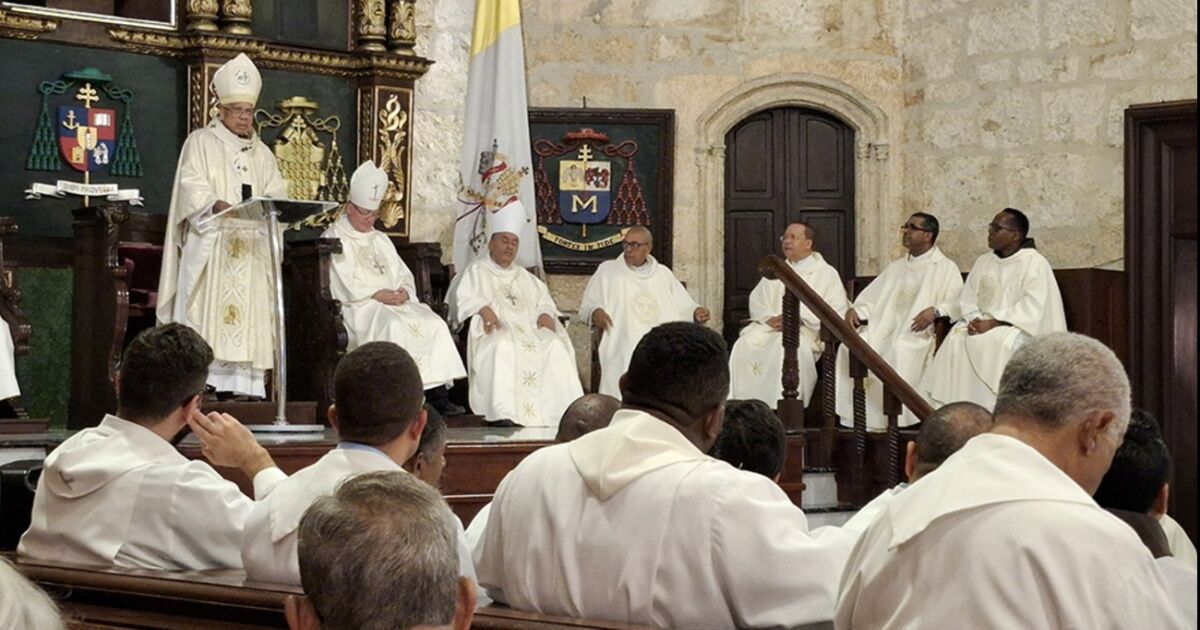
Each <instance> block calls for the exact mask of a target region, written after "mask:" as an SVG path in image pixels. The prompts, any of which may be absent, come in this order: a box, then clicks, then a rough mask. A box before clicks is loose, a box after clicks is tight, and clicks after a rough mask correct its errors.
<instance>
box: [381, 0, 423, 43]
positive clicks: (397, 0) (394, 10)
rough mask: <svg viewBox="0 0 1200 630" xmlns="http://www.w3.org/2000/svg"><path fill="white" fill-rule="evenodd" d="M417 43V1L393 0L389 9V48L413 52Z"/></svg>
mask: <svg viewBox="0 0 1200 630" xmlns="http://www.w3.org/2000/svg"><path fill="white" fill-rule="evenodd" d="M416 45H417V3H416V2H415V1H414V0H392V2H391V8H390V10H389V11H388V49H390V50H391V51H392V52H397V53H401V54H412V51H413V47H414V46H416Z"/></svg>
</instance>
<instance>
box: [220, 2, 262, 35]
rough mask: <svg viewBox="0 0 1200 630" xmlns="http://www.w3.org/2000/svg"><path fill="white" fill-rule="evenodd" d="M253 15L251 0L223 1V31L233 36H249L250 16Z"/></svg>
mask: <svg viewBox="0 0 1200 630" xmlns="http://www.w3.org/2000/svg"><path fill="white" fill-rule="evenodd" d="M253 13H254V9H253V7H251V6H250V0H221V15H222V17H223V18H224V19H223V20H222V23H223V25H224V27H223V28H222V29H221V30H223V31H225V32H226V33H229V34H231V35H249V34H250V16H251V15H253Z"/></svg>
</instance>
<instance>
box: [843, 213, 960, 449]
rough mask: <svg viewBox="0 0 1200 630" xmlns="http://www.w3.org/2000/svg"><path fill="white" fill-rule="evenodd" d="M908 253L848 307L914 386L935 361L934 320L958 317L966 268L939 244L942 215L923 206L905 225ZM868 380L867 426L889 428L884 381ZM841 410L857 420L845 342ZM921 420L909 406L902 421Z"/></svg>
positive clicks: (851, 320)
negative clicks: (955, 261) (961, 268)
mask: <svg viewBox="0 0 1200 630" xmlns="http://www.w3.org/2000/svg"><path fill="white" fill-rule="evenodd" d="M900 229H901V230H902V234H903V235H904V236H903V242H904V248H905V249H906V250H908V255H907V256H905V257H904V258H901V259H899V260H895V261H892V264H890V265H888V266H887V269H884V270H883V273H881V274H879V276H878V277H877V278H875V280H873V281H872V282H871V284H869V285H867V287H866V288H865V289H863V290H862V293H860V294H859V295H858V297H857V298H855V300H854V304H853V305H851V307H850V310H848V311H846V322H847V323H848V324H850V325H851V326H854V327H855V328H857V329H858V334H859V335H862V338H863V340H865V341H866V342H867V343H868V344H870V346H871V348H873V349H874V350H875V352H878V353H879V355H880V356H881V357H883V360H884V361H887V363H888V365H890V366H892V368H893V369H895V370H896V373H897V374H899V375H900V378H903V379H904V381H905V382H907V383H909V384H910V385H913V386H914V387H915V386H916V385H918V384H920V382H921V376H922V375H924V374H925V368H927V367H928V366H929V364H930V362H932V361H933V354H934V350H935V346H936V345H937V336H936V335H935V334H934V326H933V320H934V319H936V318H937V317H949V318H950V321H954V320H957V319H958V315H959V312H958V297H959V293H960V292H961V291H962V286H963V280H962V274H961V273H959V271H958V265H957V264H955V263H954V261H953V260H950V259H949V258H946V256H945V255H944V254H942V250H940V249H938V247H937V245H936V243H937V237H938V220H937V217H935V216H933V215H931V214H925V213H924V212H918V213H916V214H914V215H912V216H911V217H909V218H908V221H907V222H905V224H904V225H903V226H902V227H901V228H900ZM863 385H864V386H865V388H866V393H867V418H866V419H867V429H868V430H871V431H884V430H886V429H887V418H886V417H885V416H884V415H883V383H882V382H881V381H880V380H879V379H878V378H876V377H875V375H874V374H868V375H867V378H866V379H865V380H864V382H863ZM837 413H838V416H840V417H841V419H842V424H843V425H845V426H854V379H852V378H850V353H849V351H848V350H846V347H845V346H842V347H840V348H838V355H837ZM916 423H917V417H916V416H914V415H913V413H912V411H910V410H909V409H908V408H907V407H905V408H904V412H903V413H902V414H901V416H900V426H902V427H906V426H909V425H913V424H916Z"/></svg>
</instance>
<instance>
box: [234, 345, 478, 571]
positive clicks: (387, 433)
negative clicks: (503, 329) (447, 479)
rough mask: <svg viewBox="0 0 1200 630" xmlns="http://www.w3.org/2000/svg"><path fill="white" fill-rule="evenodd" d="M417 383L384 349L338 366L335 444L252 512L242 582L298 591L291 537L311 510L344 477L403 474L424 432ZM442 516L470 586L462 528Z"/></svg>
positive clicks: (414, 373)
mask: <svg viewBox="0 0 1200 630" xmlns="http://www.w3.org/2000/svg"><path fill="white" fill-rule="evenodd" d="M421 382H422V381H421V374H420V372H419V371H418V370H417V364H416V362H415V361H413V358H412V356H411V355H409V354H408V352H407V351H405V350H404V348H401V347H400V346H397V345H396V344H394V343H391V342H388V341H373V342H371V343H367V344H364V345H361V346H359V347H357V348H355V349H354V350H352V351H350V352H349V353H347V354H346V356H345V357H343V358H342V361H341V362H340V363H339V364H338V366H337V370H335V372H334V376H333V389H334V404H333V405H331V406H330V407H329V412H328V414H329V425H330V426H331V427H333V428H334V429H335V430H336V431H337V433H338V439H339V440H340V442H339V444H338V446H337V448H335V449H333V450H331V451H329V452H328V453H326V454H325V455H324V456H323V457H321V459H319V460H317V462H316V463H314V464H312V465H311V466H308V467H306V468H303V469H301V470H299V471H297V472H296V473H295V474H294V475H292V476H291V477H289V478H288V479H287V480H286V481H284V482H282V483H280V484H279V485H278V486H276V487H275V489H274V490H273V491H272V492H271V494H270V495H268V496H267V497H266V498H265V499H263V500H261V501H259V502H258V503H257V504H256V505H255V506H254V510H253V511H252V512H251V513H250V517H249V519H247V521H246V532H245V536H244V537H243V538H242V546H241V550H242V560H243V561H244V563H245V566H246V577H247V578H249V579H252V580H259V581H264V582H278V583H282V584H300V568H299V564H298V563H297V560H296V530H297V528H298V527H299V526H300V519H301V517H302V516H303V515H304V511H305V510H306V509H308V506H310V505H312V503H313V501H315V500H316V499H317V498H318V497H320V496H322V495H325V494H329V493H331V492H333V490H334V488H336V487H337V485H338V483H340V482H341V481H342V480H344V479H346V478H347V477H352V476H355V475H360V474H362V473H366V472H372V471H376V470H403V469H402V468H401V464H403V463H404V462H406V461H408V460H409V458H411V457H412V455H413V453H415V452H416V451H417V445H418V444H419V443H420V440H421V432H422V430H424V428H425V422H426V414H425V409H424V408H423V407H422V403H423V400H422V398H423V396H422V389H421ZM405 474H408V473H405ZM447 515H448V516H447V518H448V519H449V522H448V526H449V527H451V529H452V530H453V529H459V530H460V533H459V537H458V539H459V543H460V571H461V572H462V575H465V576H468V577H471V578H474V576H475V572H474V569H473V567H472V565H471V558H470V552H469V551H467V548H466V543H465V542H462V538H461V526H456V525H457V520H456V519H454V518H452V517H450V516H449V513H447Z"/></svg>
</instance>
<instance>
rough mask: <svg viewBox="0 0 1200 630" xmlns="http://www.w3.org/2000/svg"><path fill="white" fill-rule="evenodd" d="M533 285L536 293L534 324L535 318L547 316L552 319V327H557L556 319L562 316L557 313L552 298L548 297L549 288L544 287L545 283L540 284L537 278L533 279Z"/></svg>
mask: <svg viewBox="0 0 1200 630" xmlns="http://www.w3.org/2000/svg"><path fill="white" fill-rule="evenodd" d="M533 283H534V284H535V285H536V286H537V292H538V300H537V313H536V314H535V315H534V317H533V319H534V324H536V323H537V318H539V317H541V316H542V315H549V316H550V317H553V318H554V320H555V321H554V325H555V327H557V326H558V317H559V316H560V315H562V313H560V312H559V311H558V305H557V304H555V303H554V298H553V297H551V296H550V288H549V287H547V286H546V283H545V282H542V281H541V280H538V279H537V278H533Z"/></svg>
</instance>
